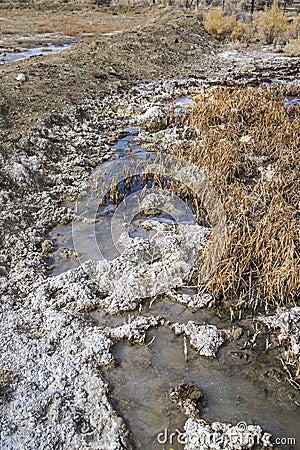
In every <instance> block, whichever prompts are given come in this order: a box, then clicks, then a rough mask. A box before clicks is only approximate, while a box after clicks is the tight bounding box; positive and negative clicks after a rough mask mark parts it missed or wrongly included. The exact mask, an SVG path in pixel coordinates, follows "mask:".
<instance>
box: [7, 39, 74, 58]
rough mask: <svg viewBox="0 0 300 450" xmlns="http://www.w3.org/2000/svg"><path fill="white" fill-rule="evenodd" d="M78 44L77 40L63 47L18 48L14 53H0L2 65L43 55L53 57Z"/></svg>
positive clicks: (50, 45) (48, 45) (54, 45)
mask: <svg viewBox="0 0 300 450" xmlns="http://www.w3.org/2000/svg"><path fill="white" fill-rule="evenodd" d="M78 42H79V41H78V40H77V41H75V42H69V43H66V44H62V45H56V44H52V43H49V44H45V45H43V46H42V47H33V48H17V49H16V50H15V51H14V52H6V53H0V64H1V63H2V64H4V63H10V62H14V61H18V60H19V59H25V58H30V57H32V56H43V55H51V54H53V53H59V52H61V51H63V50H66V49H68V48H70V47H73V46H74V45H75V44H77V43H78Z"/></svg>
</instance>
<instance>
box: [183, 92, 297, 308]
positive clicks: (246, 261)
mask: <svg viewBox="0 0 300 450" xmlns="http://www.w3.org/2000/svg"><path fill="white" fill-rule="evenodd" d="M292 89H293V94H294V95H295V90H296V89H297V86H293V87H292ZM299 90H300V88H299V86H298V93H299ZM284 95H285V93H284V92H283V88H282V87H281V88H279V87H278V88H276V89H271V88H264V89H262V90H258V89H254V88H243V89H239V90H230V89H228V88H216V89H213V90H210V91H209V92H208V93H206V94H204V95H199V96H197V97H196V105H195V107H194V109H193V111H192V113H191V114H190V116H189V118H188V122H189V124H190V125H191V126H196V127H197V128H198V129H199V130H201V132H202V138H199V139H198V141H197V143H196V146H194V147H193V146H192V147H189V148H179V149H178V151H177V152H178V155H179V156H181V157H183V158H185V159H186V160H187V161H189V162H192V163H195V164H196V165H198V166H199V167H200V168H201V169H202V170H203V171H204V172H205V173H206V174H207V175H208V177H209V178H210V180H211V181H212V183H213V184H214V186H215V187H216V189H217V190H218V192H219V195H220V198H221V201H222V203H223V206H224V209H225V211H226V214H227V226H228V240H227V244H226V251H225V254H224V255H223V259H222V261H221V262H220V263H219V266H218V269H217V270H216V271H215V273H214V275H213V277H212V278H211V279H210V281H209V284H208V287H209V288H210V289H211V291H212V292H213V293H214V294H215V295H219V298H223V300H225V303H227V302H228V303H229V306H230V307H232V304H233V300H234V303H235V306H236V307H237V309H238V310H240V309H241V308H243V307H251V308H256V307H258V306H259V305H264V306H265V307H266V308H268V306H269V305H274V306H275V305H278V304H286V303H288V302H289V301H291V300H293V299H295V298H296V297H297V296H298V295H299V292H300V201H299V192H300V120H299V119H300V107H299V105H298V106H297V105H296V107H295V106H293V107H292V108H285V107H284V106H283V98H284ZM199 283H200V284H201V280H199Z"/></svg>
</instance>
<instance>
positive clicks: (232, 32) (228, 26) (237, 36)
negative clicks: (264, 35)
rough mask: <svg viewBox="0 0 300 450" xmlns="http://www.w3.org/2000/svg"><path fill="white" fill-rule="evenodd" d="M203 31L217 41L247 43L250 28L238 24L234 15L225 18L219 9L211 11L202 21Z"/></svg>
mask: <svg viewBox="0 0 300 450" xmlns="http://www.w3.org/2000/svg"><path fill="white" fill-rule="evenodd" d="M204 28H205V30H206V31H207V32H208V33H209V34H210V35H211V36H213V37H214V38H216V39H218V40H219V41H225V40H229V41H240V42H249V40H250V38H251V34H252V33H251V27H250V26H249V25H247V24H246V23H243V22H240V21H238V20H237V19H236V17H235V16H234V15H231V16H229V17H225V16H224V14H223V13H222V11H220V10H219V9H212V10H210V11H209V12H208V14H207V15H206V16H205V19H204Z"/></svg>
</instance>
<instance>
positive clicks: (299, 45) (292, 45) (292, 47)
mask: <svg viewBox="0 0 300 450" xmlns="http://www.w3.org/2000/svg"><path fill="white" fill-rule="evenodd" d="M284 51H285V53H286V54H287V55H288V56H297V57H299V56H300V36H299V37H298V38H297V39H291V40H290V41H289V43H288V44H287V46H286V47H285V50H284Z"/></svg>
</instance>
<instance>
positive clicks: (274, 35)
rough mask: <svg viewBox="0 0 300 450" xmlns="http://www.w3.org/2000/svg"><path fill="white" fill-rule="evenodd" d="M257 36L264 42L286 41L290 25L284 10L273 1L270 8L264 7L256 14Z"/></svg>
mask: <svg viewBox="0 0 300 450" xmlns="http://www.w3.org/2000/svg"><path fill="white" fill-rule="evenodd" d="M257 31H258V36H259V38H260V40H261V41H262V42H265V43H266V44H277V43H281V42H286V40H287V39H288V37H289V33H290V25H289V20H288V18H287V16H286V15H285V14H284V11H283V10H282V9H280V8H279V7H278V5H277V4H276V3H275V2H274V3H273V4H272V6H271V8H267V7H266V8H265V9H264V11H261V12H260V13H259V15H258V21H257Z"/></svg>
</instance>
